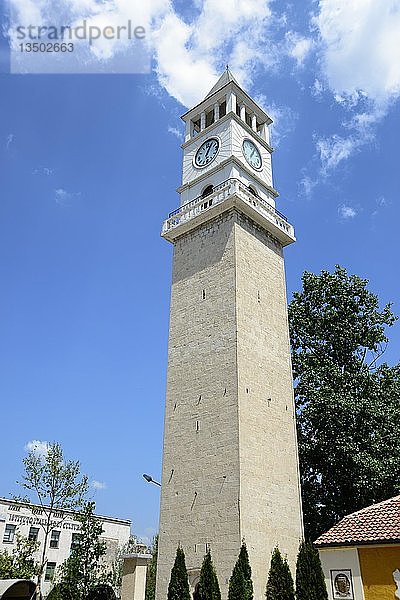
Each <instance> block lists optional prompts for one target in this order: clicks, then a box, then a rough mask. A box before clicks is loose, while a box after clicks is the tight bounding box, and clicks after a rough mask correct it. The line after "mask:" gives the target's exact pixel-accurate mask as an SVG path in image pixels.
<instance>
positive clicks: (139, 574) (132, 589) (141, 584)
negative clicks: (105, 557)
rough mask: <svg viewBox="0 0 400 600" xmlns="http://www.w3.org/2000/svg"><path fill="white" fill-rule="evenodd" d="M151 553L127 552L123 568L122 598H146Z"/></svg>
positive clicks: (128, 599)
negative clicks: (147, 573)
mask: <svg viewBox="0 0 400 600" xmlns="http://www.w3.org/2000/svg"><path fill="white" fill-rule="evenodd" d="M151 558H152V557H151V554H127V555H126V556H124V564H123V569H122V589H121V600H144V597H145V591H146V572H147V565H148V563H149V562H150V560H151Z"/></svg>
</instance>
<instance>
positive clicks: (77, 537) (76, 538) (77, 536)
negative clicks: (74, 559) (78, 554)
mask: <svg viewBox="0 0 400 600" xmlns="http://www.w3.org/2000/svg"><path fill="white" fill-rule="evenodd" d="M81 539H82V534H81V533H73V534H72V539H71V552H72V550H76V548H78V546H79V544H80V542H81Z"/></svg>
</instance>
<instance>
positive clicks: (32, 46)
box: [19, 42, 74, 52]
mask: <svg viewBox="0 0 400 600" xmlns="http://www.w3.org/2000/svg"><path fill="white" fill-rule="evenodd" d="M19 49H20V51H21V52H73V51H74V44H73V43H72V42H69V43H67V42H65V43H64V42H62V43H59V42H55V43H53V42H24V43H22V44H19Z"/></svg>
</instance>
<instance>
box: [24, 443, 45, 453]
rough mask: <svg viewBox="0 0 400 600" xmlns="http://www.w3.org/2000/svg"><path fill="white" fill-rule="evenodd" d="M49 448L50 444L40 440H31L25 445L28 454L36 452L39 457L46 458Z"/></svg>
mask: <svg viewBox="0 0 400 600" xmlns="http://www.w3.org/2000/svg"><path fill="white" fill-rule="evenodd" d="M48 448H49V442H44V441H40V440H31V441H30V442H28V443H27V444H25V450H26V451H27V452H34V453H35V454H37V455H38V456H46V454H47V451H48Z"/></svg>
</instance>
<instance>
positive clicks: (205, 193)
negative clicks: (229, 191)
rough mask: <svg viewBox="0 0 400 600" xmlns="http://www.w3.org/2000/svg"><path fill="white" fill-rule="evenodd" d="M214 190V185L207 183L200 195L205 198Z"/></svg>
mask: <svg viewBox="0 0 400 600" xmlns="http://www.w3.org/2000/svg"><path fill="white" fill-rule="evenodd" d="M213 191H214V186H213V185H208V186H207V187H206V188H204V190H203V192H202V194H201V197H202V198H206V197H207V196H209V195H210V194H212V193H213Z"/></svg>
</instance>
